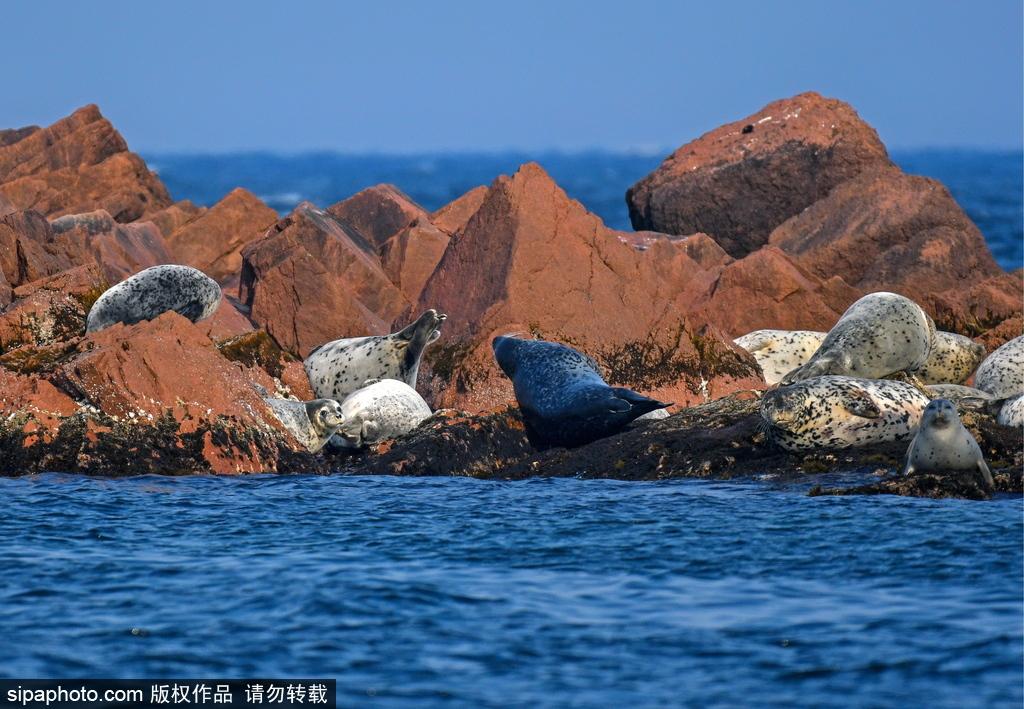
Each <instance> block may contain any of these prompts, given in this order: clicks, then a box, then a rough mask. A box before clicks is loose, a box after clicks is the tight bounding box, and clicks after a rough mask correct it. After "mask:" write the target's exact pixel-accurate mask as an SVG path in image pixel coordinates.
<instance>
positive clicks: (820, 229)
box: [771, 168, 1024, 334]
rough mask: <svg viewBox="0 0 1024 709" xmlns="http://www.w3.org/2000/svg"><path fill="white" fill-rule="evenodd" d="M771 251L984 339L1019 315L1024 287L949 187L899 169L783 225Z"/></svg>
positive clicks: (867, 175) (843, 190) (870, 174)
mask: <svg viewBox="0 0 1024 709" xmlns="http://www.w3.org/2000/svg"><path fill="white" fill-rule="evenodd" d="M771 244H772V245H773V246H776V247H778V248H780V249H782V250H783V251H785V252H786V253H787V254H789V255H790V257H791V258H792V259H793V260H794V261H796V263H798V264H799V265H800V266H801V267H803V268H805V269H806V270H808V271H810V272H811V273H814V274H816V275H818V276H819V277H822V278H826V277H829V276H831V275H833V274H834V275H838V276H840V277H842V278H843V280H845V281H846V282H847V283H849V284H850V285H852V286H854V287H855V288H857V289H859V290H862V291H864V292H868V291H875V290H888V291H893V292H896V293H901V294H903V295H906V296H907V297H909V298H913V299H914V300H916V301H917V302H919V303H921V304H922V305H924V306H925V307H926V309H927V310H929V311H930V312H931V314H932V316H933V317H935V318H936V319H937V322H938V323H939V324H940V327H943V328H946V329H952V330H954V331H964V332H968V333H970V334H977V332H978V331H979V330H980V329H983V328H985V327H991V326H992V325H993V324H995V323H997V322H999V321H1001V320H1003V319H1005V318H1007V317H1010V316H1012V315H1014V314H1019V313H1020V312H1021V308H1022V301H1024V293H1022V289H1021V283H1020V279H1019V278H1016V279H1015V278H1013V277H1012V276H1009V275H1008V274H1007V273H1005V272H1004V271H1003V270H1002V269H1001V268H1000V267H999V266H998V264H996V262H995V260H994V259H993V258H992V254H991V253H990V252H989V250H988V246H987V244H986V243H985V239H984V237H983V236H982V235H981V232H980V231H978V228H977V227H976V226H975V225H974V223H973V222H972V221H971V220H970V219H969V218H968V217H967V215H966V214H964V212H963V210H961V209H960V207H959V206H958V205H957V203H956V201H955V200H954V199H953V197H952V195H950V193H949V191H948V190H947V189H946V188H945V187H943V186H942V184H940V183H939V182H937V181H935V180H932V179H929V178H926V177H918V176H915V175H906V174H904V173H902V172H900V171H899V170H897V169H896V168H886V169H881V170H869V171H865V172H864V173H862V174H861V175H859V176H858V177H856V178H854V179H852V180H850V181H848V182H846V183H844V184H842V185H839V186H838V187H836V188H835V189H834V190H833V191H832V192H831V193H830V194H829V195H828V197H826V198H824V199H822V200H820V201H819V202H817V203H816V204H813V205H811V206H810V207H808V208H807V209H806V210H804V211H803V212H802V213H801V214H799V215H797V216H795V217H793V218H792V219H789V220H788V221H786V222H785V223H783V224H782V225H780V226H779V227H778V228H777V229H775V231H773V232H772V234H771Z"/></svg>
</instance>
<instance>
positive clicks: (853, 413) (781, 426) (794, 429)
mask: <svg viewBox="0 0 1024 709" xmlns="http://www.w3.org/2000/svg"><path fill="white" fill-rule="evenodd" d="M926 406H928V397H926V396H925V395H924V394H923V393H921V392H920V391H919V390H918V389H917V388H916V387H914V386H912V385H910V384H907V383H905V382H894V381H887V380H874V379H859V378H857V377H843V376H836V375H827V376H824V377H814V378H812V379H805V380H803V381H800V382H796V383H794V384H790V385H788V386H782V387H779V388H777V389H773V390H771V391H768V392H766V393H765V394H764V396H763V397H762V398H761V418H762V419H763V420H764V423H765V428H766V432H767V434H768V437H769V439H770V440H771V441H773V442H774V443H775V444H776V445H778V446H779V447H780V448H783V449H785V450H790V451H800V450H811V449H815V448H852V447H855V446H866V445H872V444H876V443H884V442H888V441H899V440H905V439H908V438H910V436H911V435H912V433H913V431H914V427H915V426H917V422H918V420H919V419H920V417H921V412H923V411H924V409H925V407H926Z"/></svg>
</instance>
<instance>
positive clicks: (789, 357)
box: [733, 330, 828, 384]
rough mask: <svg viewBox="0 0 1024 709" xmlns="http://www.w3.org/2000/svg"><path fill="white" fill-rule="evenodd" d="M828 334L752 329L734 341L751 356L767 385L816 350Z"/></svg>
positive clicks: (802, 361) (778, 378) (778, 379)
mask: <svg viewBox="0 0 1024 709" xmlns="http://www.w3.org/2000/svg"><path fill="white" fill-rule="evenodd" d="M827 334H828V333H825V332H818V331H817V330H755V331H754V332H748V333H747V334H746V335H743V336H742V337H737V338H736V339H735V340H733V342H734V343H735V344H736V345H738V346H739V347H742V348H743V349H745V350H746V351H747V352H749V353H750V354H752V355H754V359H756V360H757V363H758V365H760V367H761V373H762V374H763V375H764V381H765V383H766V384H778V383H779V382H780V381H782V378H783V377H784V376H786V375H787V374H789V373H790V372H792V371H793V370H794V369H796V368H797V367H799V366H801V365H803V364H805V363H806V362H807V360H809V359H810V358H811V356H812V355H813V354H814V353H815V352H817V351H818V348H819V347H821V343H822V342H823V341H824V340H825V336H826V335H827Z"/></svg>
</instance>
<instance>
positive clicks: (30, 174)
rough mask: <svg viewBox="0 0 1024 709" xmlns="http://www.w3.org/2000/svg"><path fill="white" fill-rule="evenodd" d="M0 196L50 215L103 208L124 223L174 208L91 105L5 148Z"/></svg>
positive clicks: (0, 168) (1, 147)
mask: <svg viewBox="0 0 1024 709" xmlns="http://www.w3.org/2000/svg"><path fill="white" fill-rule="evenodd" d="M0 192H2V193H3V194H4V196H5V197H6V198H7V199H8V200H10V201H11V202H12V203H13V204H14V205H15V206H17V207H19V208H21V209H30V208H31V209H35V210H36V211H39V212H41V213H42V214H44V215H46V216H51V217H52V216H59V215H63V214H75V213H79V212H86V211H89V210H92V209H97V208H102V209H104V210H106V211H107V212H109V213H110V214H112V215H113V217H114V218H115V219H116V220H117V221H120V222H128V221H133V220H135V219H138V218H139V217H141V216H143V215H144V214H146V213H147V212H152V211H157V210H160V209H163V208H164V207H166V206H168V205H169V204H170V203H171V200H170V197H169V196H168V194H167V189H166V188H165V187H164V186H163V184H162V183H161V182H160V180H159V179H158V178H157V177H156V175H154V174H153V173H152V172H150V171H149V169H148V168H147V167H146V164H145V163H144V162H143V161H142V159H141V158H140V157H139V156H138V155H135V154H134V153H131V152H128V146H127V144H126V143H125V141H124V138H122V137H121V135H120V134H119V133H118V132H117V131H116V130H115V129H114V127H113V126H112V125H111V124H110V122H109V121H108V120H106V119H105V118H104V117H103V116H102V115H101V114H100V112H99V109H98V108H97V107H96V106H92V105H90V106H86V107H84V108H80V109H79V110H77V111H75V112H74V113H73V114H71V115H70V116H68V117H67V118H63V119H61V120H59V121H57V122H56V123H54V124H53V125H51V126H50V127H49V128H43V129H39V130H34V131H30V132H28V133H27V134H26V135H23V136H22V137H20V139H18V140H15V141H14V142H10V143H8V144H6V145H2V144H0Z"/></svg>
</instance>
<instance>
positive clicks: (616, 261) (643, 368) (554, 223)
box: [409, 163, 759, 411]
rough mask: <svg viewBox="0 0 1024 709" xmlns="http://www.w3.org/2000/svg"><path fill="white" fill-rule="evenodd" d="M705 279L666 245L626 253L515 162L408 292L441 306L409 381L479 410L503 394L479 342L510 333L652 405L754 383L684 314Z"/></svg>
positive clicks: (543, 179) (727, 349) (710, 333)
mask: <svg viewBox="0 0 1024 709" xmlns="http://www.w3.org/2000/svg"><path fill="white" fill-rule="evenodd" d="M709 285H710V276H709V274H708V273H707V272H706V271H705V270H704V269H703V268H702V267H701V266H700V265H699V264H698V263H697V262H695V261H694V260H693V259H692V258H690V257H689V256H688V255H687V254H686V252H685V250H684V248H682V247H681V246H679V245H678V244H676V243H675V242H674V241H672V240H669V239H663V240H660V241H656V242H655V243H654V244H653V246H652V247H651V248H650V249H648V250H647V251H638V250H637V249H636V248H633V247H632V246H631V245H629V244H626V243H624V242H623V241H622V240H620V239H619V235H618V233H617V232H615V231H613V230H611V229H608V228H606V227H605V226H604V225H603V224H602V223H601V221H600V219H598V218H597V217H596V216H594V215H593V214H591V213H589V212H587V211H586V209H584V208H583V206H582V205H580V204H579V203H578V202H575V201H573V200H571V199H569V197H568V196H567V195H566V194H565V192H563V191H562V190H561V188H559V187H558V185H556V184H555V183H554V181H552V180H551V178H550V177H549V176H548V175H547V173H546V172H544V170H543V169H542V168H541V167H540V166H538V165H536V164H532V163H531V164H527V165H524V166H522V167H521V168H520V169H519V171H518V172H517V173H516V174H515V175H514V176H512V177H504V176H503V177H500V178H498V179H497V180H496V181H495V182H494V184H492V185H491V187H490V188H489V190H488V192H487V195H486V196H485V198H484V200H483V202H482V204H481V205H480V207H479V209H478V211H477V212H476V213H475V214H474V215H473V217H472V218H471V219H470V220H469V222H468V223H467V224H466V226H465V228H464V229H462V230H461V233H459V235H458V236H457V237H456V238H455V239H453V241H452V243H451V244H450V246H449V247H448V249H447V251H446V252H445V254H444V257H443V258H442V259H441V262H440V263H439V264H438V266H437V269H436V270H435V272H434V275H433V276H432V277H431V279H430V281H429V283H428V284H427V287H426V288H425V289H424V291H423V293H422V295H421V296H420V302H419V305H418V306H417V308H416V309H415V310H420V309H423V308H425V307H434V308H437V309H439V310H441V311H442V312H445V313H447V314H448V321H447V322H446V324H445V329H444V339H443V340H442V342H441V343H439V344H437V345H435V346H433V347H432V348H431V349H430V350H428V351H427V355H426V358H427V366H426V367H424V369H423V370H421V373H420V380H421V383H424V384H426V386H425V388H426V390H427V391H428V393H429V394H430V396H431V398H432V399H433V401H434V404H435V405H436V406H453V405H455V406H459V407H460V408H466V409H469V410H471V411H480V410H483V409H487V408H491V407H494V406H498V405H502V404H505V403H507V402H509V401H511V400H512V397H511V386H510V385H509V383H508V380H507V379H506V378H505V377H504V375H502V374H500V372H499V371H498V370H497V367H496V365H495V364H494V361H493V357H492V356H491V352H490V341H491V339H492V338H493V337H494V336H495V335H499V334H504V333H507V332H509V331H519V332H524V333H533V334H536V335H539V336H542V337H544V338H546V339H551V340H556V341H561V342H565V343H568V344H571V345H573V346H575V347H577V348H579V349H582V350H584V351H585V352H587V353H588V354H590V355H592V356H594V357H595V358H596V359H597V361H598V362H599V364H601V365H602V367H603V369H604V370H605V374H606V378H607V380H608V381H609V383H611V384H614V385H621V386H628V387H631V388H634V389H636V390H638V391H641V392H643V393H647V394H649V395H650V396H653V397H655V398H657V399H660V400H664V401H675V402H676V403H678V404H683V403H686V402H693V401H700V400H702V399H703V397H705V396H710V397H714V396H717V395H720V394H721V393H724V392H727V391H732V390H734V389H736V388H744V387H749V386H755V385H756V384H757V382H758V380H759V378H758V377H757V375H756V371H757V370H756V368H755V366H754V365H753V363H752V362H751V361H750V360H749V359H748V358H747V356H746V354H745V353H742V352H739V351H736V350H735V349H733V348H732V347H731V345H729V344H727V343H726V342H725V341H724V339H723V338H722V337H720V336H718V335H717V334H716V332H715V331H714V329H713V328H710V327H708V324H707V323H706V322H702V321H700V320H695V319H692V318H690V317H688V316H687V312H688V304H689V302H690V300H691V299H692V297H694V296H695V295H696V294H698V293H701V292H703V291H704V290H705V289H706V288H708V287H709ZM411 312H412V311H410V313H409V314H410V315H411Z"/></svg>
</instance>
